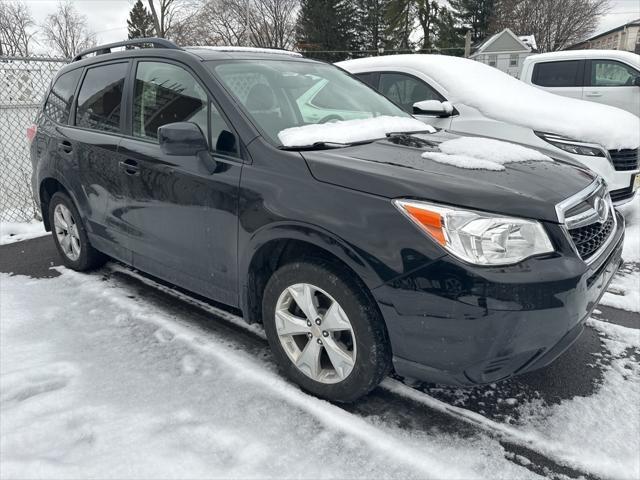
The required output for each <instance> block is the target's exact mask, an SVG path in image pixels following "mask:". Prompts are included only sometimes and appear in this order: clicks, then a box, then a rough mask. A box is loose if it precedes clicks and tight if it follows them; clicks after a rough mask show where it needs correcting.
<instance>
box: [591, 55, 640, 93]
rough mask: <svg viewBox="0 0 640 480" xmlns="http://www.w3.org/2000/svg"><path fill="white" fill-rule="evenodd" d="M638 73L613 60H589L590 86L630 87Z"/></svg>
mask: <svg viewBox="0 0 640 480" xmlns="http://www.w3.org/2000/svg"><path fill="white" fill-rule="evenodd" d="M637 76H640V72H638V71H636V70H634V69H633V68H631V67H629V66H627V65H625V64H624V63H620V62H616V61H614V60H591V75H590V79H591V86H593V87H632V86H633V81H634V80H635V78H636V77H637Z"/></svg>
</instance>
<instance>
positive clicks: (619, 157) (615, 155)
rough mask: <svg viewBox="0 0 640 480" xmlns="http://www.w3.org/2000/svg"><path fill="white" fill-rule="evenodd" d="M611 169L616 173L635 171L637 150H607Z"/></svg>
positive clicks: (636, 167)
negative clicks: (611, 165) (611, 164)
mask: <svg viewBox="0 0 640 480" xmlns="http://www.w3.org/2000/svg"><path fill="white" fill-rule="evenodd" d="M609 155H610V156H611V163H613V168H615V169H616V170H618V171H628V170H637V169H638V165H639V163H640V162H639V160H638V149H637V148H636V149H634V150H631V149H626V150H609Z"/></svg>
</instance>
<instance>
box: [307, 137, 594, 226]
mask: <svg viewBox="0 0 640 480" xmlns="http://www.w3.org/2000/svg"><path fill="white" fill-rule="evenodd" d="M421 137H422V138H425V139H426V138H428V139H429V140H430V141H437V142H442V141H445V140H449V139H452V138H456V137H454V136H452V135H449V134H446V133H444V132H441V133H439V134H433V135H426V136H421ZM399 143H401V144H398V140H395V141H392V140H390V139H384V140H378V141H375V142H373V143H369V144H365V145H358V146H353V147H346V148H340V149H335V150H320V151H317V150H316V151H304V152H301V153H302V155H303V156H304V158H305V160H306V161H307V163H308V165H309V169H310V170H311V173H312V175H313V176H314V177H315V178H316V179H317V180H319V181H321V182H325V183H330V184H333V185H339V186H341V187H345V188H350V189H353V190H359V191H362V192H366V193H371V194H374V195H380V196H383V197H387V198H390V199H391V198H414V199H420V200H428V201H432V202H436V203H444V204H450V205H455V206H460V207H466V208H470V209H476V210H484V211H489V212H496V213H501V214H504V215H512V216H517V217H525V218H534V219H538V220H545V221H550V222H557V215H556V210H555V205H556V204H558V203H560V202H561V201H562V200H565V199H566V198H568V197H570V196H572V195H573V194H575V193H577V192H579V191H580V190H583V189H584V188H586V187H587V186H588V185H589V184H591V183H592V182H593V181H594V179H595V175H594V174H593V173H590V172H588V171H586V170H584V169H579V168H575V167H573V166H571V165H568V164H565V163H562V162H558V161H553V162H547V161H527V162H517V163H506V164H504V167H505V168H504V170H501V171H491V170H469V169H464V168H460V167H456V166H454V165H449V164H445V163H438V162H436V161H433V160H429V159H426V158H422V156H421V155H422V154H423V153H424V152H428V151H437V150H438V149H437V147H429V146H418V145H417V144H414V145H413V146H411V145H410V144H411V143H413V142H411V141H407V142H399ZM402 143H405V144H404V145H403V144H402Z"/></svg>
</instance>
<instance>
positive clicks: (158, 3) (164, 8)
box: [147, 0, 183, 38]
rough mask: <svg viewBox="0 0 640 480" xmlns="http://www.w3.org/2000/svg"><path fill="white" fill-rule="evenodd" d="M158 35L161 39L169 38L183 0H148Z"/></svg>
mask: <svg viewBox="0 0 640 480" xmlns="http://www.w3.org/2000/svg"><path fill="white" fill-rule="evenodd" d="M147 3H148V4H149V10H151V16H152V17H153V25H154V27H155V31H156V35H157V36H158V37H160V38H169V36H170V34H171V30H172V28H173V27H175V23H176V19H177V15H178V7H180V6H181V4H182V3H183V2H182V1H181V0H147Z"/></svg>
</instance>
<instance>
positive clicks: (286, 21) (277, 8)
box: [247, 0, 298, 49]
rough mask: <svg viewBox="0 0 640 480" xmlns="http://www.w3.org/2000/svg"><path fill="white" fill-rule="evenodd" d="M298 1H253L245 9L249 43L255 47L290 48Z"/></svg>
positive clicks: (292, 40)
mask: <svg viewBox="0 0 640 480" xmlns="http://www.w3.org/2000/svg"><path fill="white" fill-rule="evenodd" d="M297 13H298V0H253V1H250V2H249V4H248V7H247V26H248V28H249V37H250V38H249V41H250V42H251V44H252V45H253V46H255V47H265V48H284V49H287V48H291V47H292V46H293V43H294V32H295V27H296V17H297Z"/></svg>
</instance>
